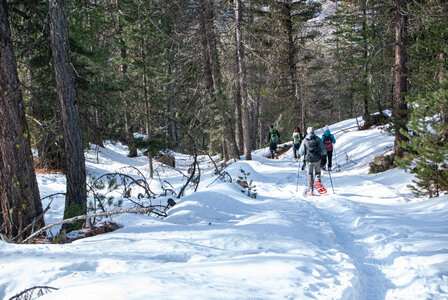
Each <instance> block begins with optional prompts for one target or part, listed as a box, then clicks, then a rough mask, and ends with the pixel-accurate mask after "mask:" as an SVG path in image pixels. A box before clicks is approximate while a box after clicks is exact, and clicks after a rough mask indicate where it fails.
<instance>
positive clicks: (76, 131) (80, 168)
mask: <svg viewBox="0 0 448 300" xmlns="http://www.w3.org/2000/svg"><path fill="white" fill-rule="evenodd" d="M49 4H50V35H51V49H52V54H53V65H54V69H55V75H56V85H57V91H58V99H59V106H60V109H61V117H62V126H63V131H64V144H65V156H66V164H67V195H66V200H65V211H64V218H71V217H74V216H78V215H83V214H85V213H86V212H87V192H86V165H85V157H84V145H83V136H82V130H81V124H80V119H79V112H78V104H77V99H76V98H77V95H76V88H75V80H74V77H73V69H72V64H71V62H70V57H69V51H70V47H69V38H68V28H67V8H66V1H65V0H50V2H49ZM80 225H82V222H81V223H79V224H74V225H72V226H70V227H67V228H65V229H66V230H68V231H70V230H73V229H75V228H78V227H80Z"/></svg>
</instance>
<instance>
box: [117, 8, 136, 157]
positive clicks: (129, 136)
mask: <svg viewBox="0 0 448 300" xmlns="http://www.w3.org/2000/svg"><path fill="white" fill-rule="evenodd" d="M116 7H117V10H118V11H119V14H118V17H117V23H118V27H117V34H118V44H119V45H120V57H121V60H122V61H123V63H122V64H121V77H122V79H123V80H126V78H127V73H128V65H127V63H126V59H127V57H128V54H127V50H126V42H125V40H124V39H123V25H122V21H121V17H120V15H121V6H120V0H116ZM120 94H121V93H120ZM120 97H121V98H125V97H123V95H121V96H120ZM122 100H123V103H124V127H125V135H126V142H127V144H128V147H129V153H128V156H129V157H137V149H136V148H135V145H134V132H133V129H134V126H133V125H134V124H131V120H132V118H131V110H132V108H131V104H130V103H129V101H128V100H126V99H122Z"/></svg>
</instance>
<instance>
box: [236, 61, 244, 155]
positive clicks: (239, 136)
mask: <svg viewBox="0 0 448 300" xmlns="http://www.w3.org/2000/svg"><path fill="white" fill-rule="evenodd" d="M237 65H238V58H237ZM235 73H238V68H237V67H236V69H235ZM235 86H236V87H235V89H236V95H235V98H234V99H235V101H234V102H235V141H236V146H237V148H238V152H239V154H242V153H244V141H243V124H242V123H243V122H242V117H241V89H240V85H239V83H238V82H237V83H236V84H235Z"/></svg>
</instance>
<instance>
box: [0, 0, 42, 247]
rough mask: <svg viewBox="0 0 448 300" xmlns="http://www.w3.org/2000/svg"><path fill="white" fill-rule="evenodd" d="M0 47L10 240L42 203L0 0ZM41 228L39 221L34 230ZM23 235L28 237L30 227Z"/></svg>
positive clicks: (0, 161)
mask: <svg viewBox="0 0 448 300" xmlns="http://www.w3.org/2000/svg"><path fill="white" fill-rule="evenodd" d="M0 45H1V47H0V57H1V61H2V63H1V64H0V203H1V211H2V217H3V222H4V225H5V232H6V235H7V236H8V237H9V238H13V237H15V236H17V234H18V233H20V232H21V231H22V230H23V229H25V228H26V227H27V226H28V225H29V224H31V223H32V222H33V220H34V219H35V218H36V217H37V216H38V215H40V214H41V213H42V203H41V201H40V196H39V188H38V185H37V180H36V173H35V171H34V165H33V155H32V153H31V145H30V134H29V131H28V127H27V123H26V120H25V111H24V107H23V99H22V93H21V90H20V87H19V79H18V75H17V62H16V58H15V56H14V51H13V48H12V44H11V31H10V27H9V22H8V15H7V11H6V0H1V1H0ZM44 225H45V224H44V221H43V219H41V220H39V221H38V222H36V224H35V226H34V229H39V228H41V227H42V226H44ZM25 234H26V235H29V234H31V228H30V229H29V230H28V231H27V232H26V233H25ZM23 237H25V236H23ZM23 237H20V238H19V241H20V240H22V239H23Z"/></svg>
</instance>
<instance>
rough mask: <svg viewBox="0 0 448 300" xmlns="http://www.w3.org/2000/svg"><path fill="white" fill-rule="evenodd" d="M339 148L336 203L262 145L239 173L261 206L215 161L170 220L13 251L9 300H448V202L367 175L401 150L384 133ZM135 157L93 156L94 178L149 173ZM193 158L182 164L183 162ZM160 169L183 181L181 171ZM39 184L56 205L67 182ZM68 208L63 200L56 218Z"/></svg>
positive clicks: (43, 178)
mask: <svg viewBox="0 0 448 300" xmlns="http://www.w3.org/2000/svg"><path fill="white" fill-rule="evenodd" d="M351 122H352V123H353V121H351ZM338 127H351V125H350V124H348V123H344V122H343V123H340V124H337V125H334V126H333V127H332V131H333V132H335V131H337V130H338ZM336 139H337V141H338V144H337V148H336V149H337V150H336V151H337V155H336V157H335V158H336V159H335V162H336V163H337V164H339V165H341V172H333V173H332V179H333V184H334V192H335V193H333V191H332V188H331V183H330V180H329V177H328V174H325V175H324V177H323V183H324V184H325V186H326V188H327V190H328V195H326V196H317V197H304V190H305V187H306V180H307V179H306V174H305V173H306V172H305V171H300V172H298V163H297V162H293V159H292V153H287V154H286V155H284V156H283V157H282V158H281V159H279V160H270V159H266V158H264V157H263V154H264V153H265V152H266V149H261V150H259V151H255V152H254V160H253V161H239V162H236V163H234V164H232V165H231V166H229V167H228V168H226V171H227V172H229V174H230V175H231V176H232V177H233V178H234V179H235V178H237V177H238V175H240V169H243V170H245V172H248V173H250V175H248V177H249V179H250V180H253V184H254V185H255V186H256V188H257V192H258V196H257V198H255V199H254V198H250V197H248V196H247V195H245V194H243V193H242V192H241V187H240V186H239V185H238V184H237V183H235V182H231V183H230V182H222V181H219V180H218V181H215V179H216V176H214V175H213V174H212V170H213V168H212V167H211V166H206V164H203V165H202V168H203V169H202V170H203V174H202V176H201V184H200V186H199V189H198V191H197V192H193V191H192V190H188V191H187V195H186V196H185V197H183V198H182V199H180V200H177V201H178V204H177V205H176V206H174V207H173V208H172V209H170V211H169V216H168V218H167V219H165V220H162V219H156V218H154V217H151V216H144V215H120V216H118V217H116V218H114V221H116V222H118V223H119V224H120V225H121V226H122V228H120V229H119V230H117V231H115V232H112V233H108V234H103V235H99V236H95V237H92V238H86V239H82V240H78V241H76V242H74V243H72V244H66V245H14V244H6V243H4V242H0V257H1V262H0V298H1V299H9V298H10V297H12V296H13V295H15V294H17V293H18V292H20V291H22V290H24V289H26V288H29V287H32V286H37V285H47V286H52V287H56V288H58V289H59V290H57V291H53V292H51V293H48V294H46V295H45V296H43V297H41V298H39V299H95V300H97V299H108V300H110V299H356V300H358V299H365V300H370V299H373V300H376V299H448V276H447V274H448V197H446V196H445V197H440V198H437V199H431V200H425V201H423V200H417V199H414V198H413V196H412V194H411V193H410V192H409V190H408V188H407V187H406V184H408V183H410V180H411V178H412V177H411V176H409V175H408V174H405V173H404V172H403V171H400V170H390V171H387V172H384V173H382V174H378V175H369V174H367V173H368V172H367V170H368V163H369V162H370V161H371V160H372V159H373V156H374V155H378V154H381V153H384V152H385V151H386V150H387V149H388V147H390V146H391V143H392V138H391V137H388V136H384V135H383V134H382V133H381V132H380V131H379V130H371V131H364V132H358V131H355V130H353V131H347V132H340V133H339V134H337V135H336ZM126 154H127V149H126V148H125V147H123V146H122V145H120V144H108V145H107V146H106V148H103V149H100V152H99V160H98V161H97V159H96V156H95V154H94V153H90V152H89V153H88V155H87V159H88V161H87V166H88V171H89V176H96V177H98V176H99V175H102V174H104V173H107V172H112V171H114V170H116V169H119V168H120V167H123V166H126V165H132V166H134V167H136V168H138V169H139V170H141V171H142V172H144V173H145V172H147V169H148V168H147V159H146V158H145V157H143V156H142V157H139V158H136V159H130V158H127V157H126ZM189 159H190V158H189V157H188V156H185V155H180V154H179V155H177V162H179V164H178V166H179V167H181V168H184V169H185V170H186V168H187V167H188V163H189ZM202 160H203V161H205V160H206V159H205V158H203V159H202ZM145 170H146V171H145ZM185 170H184V171H185ZM158 171H159V172H160V176H162V177H163V178H166V179H167V181H168V182H170V183H171V184H173V186H174V187H175V188H176V189H179V187H180V186H182V183H183V182H182V176H180V175H179V172H177V171H173V170H170V169H169V168H168V169H167V168H163V167H162V166H159V167H158ZM145 174H147V173H145ZM298 174H299V178H297V175H298ZM297 179H299V180H298V181H297ZM38 180H39V187H40V191H41V194H42V195H43V196H46V195H48V194H52V193H54V192H61V191H63V189H64V187H65V180H64V176H62V175H39V178H38ZM297 183H298V185H297ZM158 185H159V182H158V180H154V181H151V188H152V189H154V190H156V189H157V186H158ZM57 200H59V201H57ZM158 201H166V199H159V200H158ZM45 204H46V203H44V206H45ZM128 205H129V204H128ZM63 207H64V201H63V198H58V199H55V201H54V202H53V204H52V209H51V210H50V211H49V213H48V214H47V215H46V222H47V223H51V222H53V221H55V220H58V219H60V218H61V217H62V213H63Z"/></svg>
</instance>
